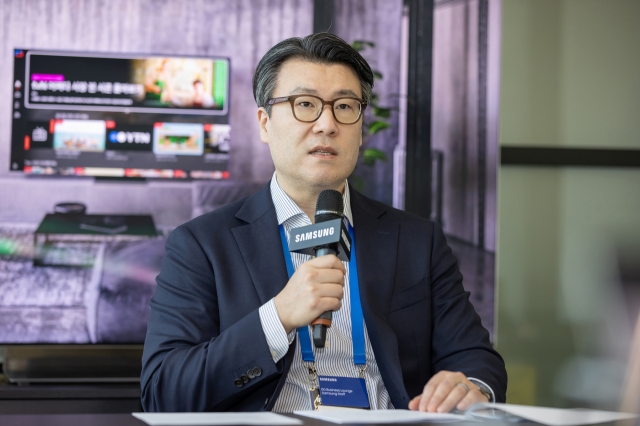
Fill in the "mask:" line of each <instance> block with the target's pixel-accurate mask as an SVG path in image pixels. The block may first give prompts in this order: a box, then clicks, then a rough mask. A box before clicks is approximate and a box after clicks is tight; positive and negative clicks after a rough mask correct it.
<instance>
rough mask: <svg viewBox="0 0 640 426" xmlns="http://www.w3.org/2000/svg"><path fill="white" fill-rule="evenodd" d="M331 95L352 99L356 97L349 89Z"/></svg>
mask: <svg viewBox="0 0 640 426" xmlns="http://www.w3.org/2000/svg"><path fill="white" fill-rule="evenodd" d="M333 95H334V96H353V97H354V98H357V97H358V95H356V92H354V91H353V90H351V89H342V90H338V91H337V92H334V93H333Z"/></svg>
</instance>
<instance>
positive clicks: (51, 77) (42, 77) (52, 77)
mask: <svg viewBox="0 0 640 426" xmlns="http://www.w3.org/2000/svg"><path fill="white" fill-rule="evenodd" d="M31 80H35V81H64V75H62V74H31Z"/></svg>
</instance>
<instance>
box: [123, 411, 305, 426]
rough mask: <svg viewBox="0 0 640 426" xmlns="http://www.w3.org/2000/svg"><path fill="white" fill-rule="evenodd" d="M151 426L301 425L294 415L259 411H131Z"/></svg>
mask: <svg viewBox="0 0 640 426" xmlns="http://www.w3.org/2000/svg"><path fill="white" fill-rule="evenodd" d="M131 415H132V416H133V417H135V418H137V419H140V420H142V421H143V422H145V423H146V424H148V425H150V426H203V425H301V424H302V421H300V420H299V419H294V418H293V417H286V416H281V415H280V414H276V413H271V412H269V411H267V412H259V413H131Z"/></svg>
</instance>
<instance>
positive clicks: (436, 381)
mask: <svg viewBox="0 0 640 426" xmlns="http://www.w3.org/2000/svg"><path fill="white" fill-rule="evenodd" d="M460 383H461V384H462V385H465V386H466V388H465V386H462V385H461V384H460ZM467 388H468V389H469V390H468V391H467ZM480 402H488V399H487V397H486V396H485V395H483V394H482V392H480V389H479V388H478V387H477V386H476V385H474V384H473V383H471V382H470V381H469V380H468V379H467V377H466V376H465V375H464V374H462V373H459V372H457V373H454V372H452V371H440V372H439V373H437V374H436V375H434V376H433V377H432V378H431V380H429V381H428V382H427V384H426V385H425V386H424V390H423V391H422V395H418V396H416V397H415V398H413V399H412V400H411V401H410V402H409V409H410V410H420V411H429V412H438V413H448V412H449V411H451V410H452V409H453V408H454V407H455V408H457V409H458V410H460V411H464V410H466V409H468V408H469V407H471V406H472V405H473V404H478V403H480Z"/></svg>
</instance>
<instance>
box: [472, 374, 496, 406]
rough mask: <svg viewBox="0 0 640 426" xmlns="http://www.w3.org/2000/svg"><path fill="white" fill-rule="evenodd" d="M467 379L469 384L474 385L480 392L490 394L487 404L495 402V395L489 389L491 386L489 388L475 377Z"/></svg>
mask: <svg viewBox="0 0 640 426" xmlns="http://www.w3.org/2000/svg"><path fill="white" fill-rule="evenodd" d="M467 379H469V381H470V382H472V383H473V384H474V385H476V386H477V387H479V388H480V389H481V390H483V391H485V392H487V393H490V394H491V398H489V402H496V394H495V393H493V389H491V386H489V385H488V384H486V383H485V382H483V381H482V380H480V379H476V378H475V377H467Z"/></svg>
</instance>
